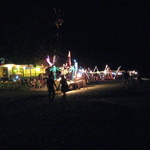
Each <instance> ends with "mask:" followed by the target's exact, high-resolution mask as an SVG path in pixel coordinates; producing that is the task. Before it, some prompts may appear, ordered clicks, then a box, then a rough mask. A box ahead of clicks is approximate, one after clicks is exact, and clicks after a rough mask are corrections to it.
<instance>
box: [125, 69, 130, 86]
mask: <svg viewBox="0 0 150 150" xmlns="http://www.w3.org/2000/svg"><path fill="white" fill-rule="evenodd" d="M124 85H125V87H128V86H129V73H128V72H127V71H125V73H124Z"/></svg>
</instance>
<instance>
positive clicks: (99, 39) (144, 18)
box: [0, 0, 150, 72]
mask: <svg viewBox="0 0 150 150" xmlns="http://www.w3.org/2000/svg"><path fill="white" fill-rule="evenodd" d="M53 8H56V10H57V11H59V10H61V11H60V14H61V17H62V19H63V20H64V23H63V24H62V26H61V27H60V32H59V33H60V38H59V41H60V42H61V50H60V51H58V52H56V51H57V50H56V49H57V48H56V47H55V46H56V45H57V43H59V41H58V42H56V41H57V39H56V38H54V37H55V36H56V33H57V31H56V26H54V21H55V19H56V16H55V13H54V10H53ZM0 11H1V12H0V20H1V24H0V32H1V44H0V51H1V54H0V57H7V58H8V59H10V60H12V61H13V60H14V61H16V60H18V61H19V62H20V63H21V61H22V62H25V61H26V60H27V58H31V56H32V57H34V56H35V57H39V55H40V56H41V58H44V56H45V55H46V54H47V53H48V54H49V55H53V53H55V52H56V53H58V54H59V55H60V59H61V58H62V59H64V58H65V57H66V56H67V52H68V51H69V50H70V51H71V52H72V57H73V58H75V59H77V60H78V62H79V65H82V66H83V67H84V66H85V67H89V66H90V67H94V66H95V65H97V66H98V67H99V69H100V70H103V69H104V67H105V65H106V64H108V65H109V66H110V67H111V68H112V69H116V68H117V67H118V66H120V65H121V66H122V69H138V70H142V71H144V72H145V71H147V68H149V56H150V55H149V53H148V51H149V48H150V47H149V41H150V39H149V35H150V31H149V24H150V19H149V16H148V14H149V12H148V11H149V7H148V3H146V1H144V0H136V1H132V0H118V1H113V0H111V1H110V0H109V1H108V0H103V1H102V0H91V1H87V0H80V1H79V0H72V1H67V0H64V1H60V0H57V2H56V0H55V1H51V0H47V1H41V0H30V1H29V0H26V1H24V0H22V1H20V2H19V1H18V2H15V1H9V2H8V1H7V2H6V1H4V2H3V3H1V6H0ZM55 50H56V51H55ZM50 53H51V54H50ZM29 56H30V57H29ZM16 62H17V61H16Z"/></svg>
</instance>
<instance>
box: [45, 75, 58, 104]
mask: <svg viewBox="0 0 150 150" xmlns="http://www.w3.org/2000/svg"><path fill="white" fill-rule="evenodd" d="M54 86H55V87H56V88H57V86H56V84H55V82H54V79H52V74H49V78H48V80H47V88H48V92H49V102H50V103H51V102H52V101H53V100H54V98H55V89H54Z"/></svg>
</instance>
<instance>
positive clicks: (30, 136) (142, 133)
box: [0, 81, 150, 150]
mask: <svg viewBox="0 0 150 150" xmlns="http://www.w3.org/2000/svg"><path fill="white" fill-rule="evenodd" d="M149 87H150V86H149V81H144V83H143V87H142V88H140V89H138V88H137V87H136V86H135V85H134V86H131V87H130V88H129V89H128V88H125V87H123V84H122V83H121V82H116V81H115V82H109V81H108V82H105V83H103V82H101V83H100V84H99V85H92V86H90V87H88V89H81V90H76V91H70V92H68V93H67V99H66V100H67V102H62V101H61V95H60V94H58V95H56V99H55V102H53V103H52V104H49V103H48V95H47V92H43V93H41V94H38V95H37V96H36V95H34V96H27V97H24V98H22V97H20V98H19V97H16V98H13V99H12V100H10V99H4V98H3V99H2V98H1V100H0V149H1V150H4V149H13V150H14V149H20V150H21V149H41V150H60V149H70V150H74V149H79V150H80V149H81V150H86V149H91V150H93V149H97V150H116V149H117V150H118V149H119V150H122V149H132V150H133V149H134V150H135V149H141V150H148V149H149V145H150V144H149V141H150V134H149V133H150V132H149V131H150V96H149V95H150V93H149V92H150V90H149V89H150V88H149Z"/></svg>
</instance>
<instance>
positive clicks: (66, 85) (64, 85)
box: [60, 75, 68, 100]
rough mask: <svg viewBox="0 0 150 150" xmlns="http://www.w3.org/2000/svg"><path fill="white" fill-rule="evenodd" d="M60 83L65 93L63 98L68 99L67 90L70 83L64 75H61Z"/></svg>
mask: <svg viewBox="0 0 150 150" xmlns="http://www.w3.org/2000/svg"><path fill="white" fill-rule="evenodd" d="M60 85H61V92H62V93H63V97H62V100H66V92H67V90H68V84H67V81H66V79H65V77H64V75H62V76H61V80H60Z"/></svg>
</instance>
